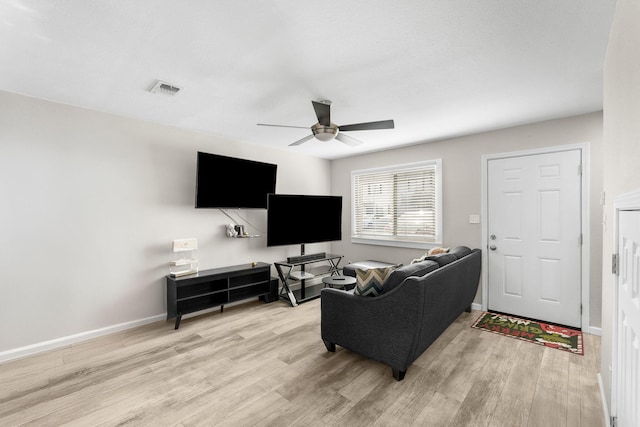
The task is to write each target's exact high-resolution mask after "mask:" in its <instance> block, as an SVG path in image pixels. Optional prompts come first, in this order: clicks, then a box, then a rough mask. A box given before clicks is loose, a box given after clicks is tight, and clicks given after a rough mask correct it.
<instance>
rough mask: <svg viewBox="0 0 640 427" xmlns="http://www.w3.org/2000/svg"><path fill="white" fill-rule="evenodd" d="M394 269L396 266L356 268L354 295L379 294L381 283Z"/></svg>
mask: <svg viewBox="0 0 640 427" xmlns="http://www.w3.org/2000/svg"><path fill="white" fill-rule="evenodd" d="M395 269H396V266H395V265H394V266H391V267H378V268H367V269H364V268H356V287H355V289H354V290H353V293H354V294H355V295H360V296H363V297H376V296H378V295H380V294H381V293H382V292H383V290H382V284H383V283H384V282H385V281H386V280H387V277H389V275H390V274H391V273H392V272H393V271H394V270H395Z"/></svg>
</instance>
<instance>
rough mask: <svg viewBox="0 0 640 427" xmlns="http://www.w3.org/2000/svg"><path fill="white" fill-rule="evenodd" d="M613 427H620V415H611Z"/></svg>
mask: <svg viewBox="0 0 640 427" xmlns="http://www.w3.org/2000/svg"><path fill="white" fill-rule="evenodd" d="M611 427H618V417H611Z"/></svg>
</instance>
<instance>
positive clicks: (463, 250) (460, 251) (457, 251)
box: [449, 246, 471, 259]
mask: <svg viewBox="0 0 640 427" xmlns="http://www.w3.org/2000/svg"><path fill="white" fill-rule="evenodd" d="M449 253H450V254H452V255H455V256H456V257H457V258H458V259H460V258H462V257H465V256H467V255H469V254H470V253H471V249H469V248H468V247H466V246H458V247H455V248H453V249H451V251H450V252H449Z"/></svg>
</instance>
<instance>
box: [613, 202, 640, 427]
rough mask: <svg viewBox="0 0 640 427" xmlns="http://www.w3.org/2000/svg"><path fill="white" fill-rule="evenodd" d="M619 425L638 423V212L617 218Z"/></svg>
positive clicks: (639, 400) (639, 216)
mask: <svg viewBox="0 0 640 427" xmlns="http://www.w3.org/2000/svg"><path fill="white" fill-rule="evenodd" d="M618 233H619V234H618V245H619V247H618V254H619V256H620V277H619V278H618V325H617V331H618V333H617V335H618V337H617V340H618V350H617V351H618V356H617V374H616V396H617V399H616V400H617V417H618V426H621V427H624V426H638V425H640V413H639V412H638V411H639V409H638V408H639V402H640V391H639V387H640V211H620V213H619V217H618Z"/></svg>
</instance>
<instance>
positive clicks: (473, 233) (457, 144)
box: [331, 113, 602, 327]
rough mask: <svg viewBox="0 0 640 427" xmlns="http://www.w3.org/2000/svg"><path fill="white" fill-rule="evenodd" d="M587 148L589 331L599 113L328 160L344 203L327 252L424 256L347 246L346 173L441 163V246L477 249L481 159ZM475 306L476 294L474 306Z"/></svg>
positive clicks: (598, 242)
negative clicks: (337, 236)
mask: <svg viewBox="0 0 640 427" xmlns="http://www.w3.org/2000/svg"><path fill="white" fill-rule="evenodd" d="M577 143H588V144H589V147H590V159H591V163H590V165H589V169H590V183H589V187H590V198H591V208H590V215H591V219H592V221H591V228H590V235H591V252H590V256H591V260H594V261H595V262H592V263H591V268H590V274H591V283H590V288H591V289H590V324H591V325H590V326H594V327H599V326H600V321H601V319H600V313H601V310H600V308H601V303H600V302H601V299H600V295H601V286H600V279H601V276H602V272H601V264H600V262H599V261H598V260H599V259H601V257H602V252H601V246H602V227H601V225H600V218H601V206H600V205H599V200H600V192H601V191H602V113H592V114H586V115H582V116H577V117H571V118H566V119H561V120H552V121H547V122H542V123H537V124H533V125H527V126H519V127H514V128H510V129H504V130H499V131H493V132H487V133H481V134H475V135H470V136H464V137H460V138H454V139H449V140H444V141H436V142H429V143H425V144H420V145H414V146H410V147H406V148H402V149H396V150H391V151H384V152H378V153H373V154H368V155H363V156H357V157H351V158H345V159H340V160H334V161H333V162H332V167H331V190H332V191H331V192H332V194H336V195H342V196H343V197H344V199H343V200H344V212H343V217H342V220H343V239H342V241H341V242H339V243H334V244H333V251H334V252H336V253H339V254H344V255H345V260H346V261H358V260H365V259H376V260H384V261H390V262H394V263H405V264H406V263H408V262H410V261H411V260H412V259H414V258H417V257H418V256H420V255H422V254H423V253H424V251H423V250H420V249H403V248H393V247H385V246H374V245H363V244H352V243H351V240H350V236H351V216H350V215H351V202H350V201H351V187H350V186H351V171H352V170H354V169H365V168H371V167H378V166H386V165H393V164H402V163H410V162H416V161H420V160H429V159H435V158H441V159H442V168H443V171H442V176H443V178H442V180H443V184H442V191H443V205H444V206H443V216H444V224H443V239H444V243H443V246H445V247H450V248H452V247H455V246H458V245H465V246H469V247H472V248H479V247H480V246H481V242H482V235H481V226H480V224H469V215H470V214H479V213H480V211H481V191H482V190H481V185H480V181H481V157H482V156H483V155H486V154H494V153H503V152H511V151H520V150H528V149H533V148H538V147H550V146H559V145H567V144H577ZM480 301H481V295H480V291H479V292H478V295H477V296H476V302H478V303H479V302H480Z"/></svg>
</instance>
